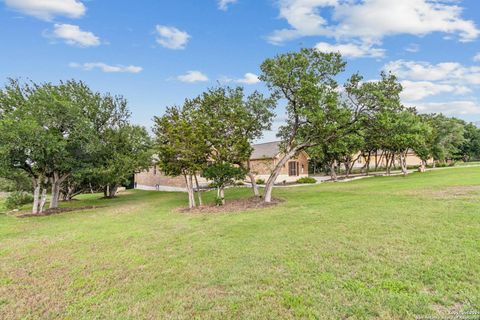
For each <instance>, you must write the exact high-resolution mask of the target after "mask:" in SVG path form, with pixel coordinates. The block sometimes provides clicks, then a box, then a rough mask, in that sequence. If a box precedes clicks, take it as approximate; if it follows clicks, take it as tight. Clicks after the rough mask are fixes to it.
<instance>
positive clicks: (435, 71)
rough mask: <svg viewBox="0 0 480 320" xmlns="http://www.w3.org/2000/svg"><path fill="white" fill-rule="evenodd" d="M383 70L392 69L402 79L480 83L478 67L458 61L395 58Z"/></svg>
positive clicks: (467, 83) (479, 68) (479, 69)
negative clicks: (436, 61) (435, 62)
mask: <svg viewBox="0 0 480 320" xmlns="http://www.w3.org/2000/svg"><path fill="white" fill-rule="evenodd" d="M384 70H386V71H392V72H393V73H394V74H396V75H397V76H398V77H399V78H402V79H410V80H416V81H441V82H443V83H457V84H462V85H480V67H478V66H472V67H466V66H463V65H462V64H460V63H458V62H441V63H438V64H431V63H429V62H424V61H405V60H396V61H392V62H390V63H388V64H386V65H385V66H384Z"/></svg>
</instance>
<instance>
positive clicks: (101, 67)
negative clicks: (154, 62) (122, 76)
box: [69, 62, 143, 73]
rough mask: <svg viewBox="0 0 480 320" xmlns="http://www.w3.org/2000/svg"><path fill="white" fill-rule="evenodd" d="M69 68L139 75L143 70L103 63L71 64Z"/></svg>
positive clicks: (131, 66)
mask: <svg viewBox="0 0 480 320" xmlns="http://www.w3.org/2000/svg"><path fill="white" fill-rule="evenodd" d="M69 66H70V67H71V68H80V69H83V70H86V71H90V70H94V69H99V70H101V71H103V72H107V73H139V72H141V71H142V70H143V68H142V67H139V66H133V65H129V66H123V65H109V64H106V63H103V62H86V63H83V64H79V63H75V62H72V63H70V64H69Z"/></svg>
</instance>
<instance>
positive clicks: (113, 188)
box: [108, 184, 118, 199]
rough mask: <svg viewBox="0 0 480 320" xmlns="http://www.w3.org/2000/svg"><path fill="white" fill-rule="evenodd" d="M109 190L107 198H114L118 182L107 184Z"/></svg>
mask: <svg viewBox="0 0 480 320" xmlns="http://www.w3.org/2000/svg"><path fill="white" fill-rule="evenodd" d="M108 189H109V192H108V198H110V199H112V198H115V195H116V194H117V190H118V184H114V185H112V186H109V188H108Z"/></svg>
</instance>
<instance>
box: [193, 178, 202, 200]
mask: <svg viewBox="0 0 480 320" xmlns="http://www.w3.org/2000/svg"><path fill="white" fill-rule="evenodd" d="M194 177H195V185H196V187H197V197H198V205H199V206H203V199H202V192H201V191H200V185H199V184H198V179H197V175H196V174H195V175H194Z"/></svg>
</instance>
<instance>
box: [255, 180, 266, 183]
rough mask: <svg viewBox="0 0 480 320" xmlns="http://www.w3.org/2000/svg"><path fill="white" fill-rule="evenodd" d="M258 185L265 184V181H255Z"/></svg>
mask: <svg viewBox="0 0 480 320" xmlns="http://www.w3.org/2000/svg"><path fill="white" fill-rule="evenodd" d="M255 182H256V183H257V184H265V180H263V179H257V181H255Z"/></svg>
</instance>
